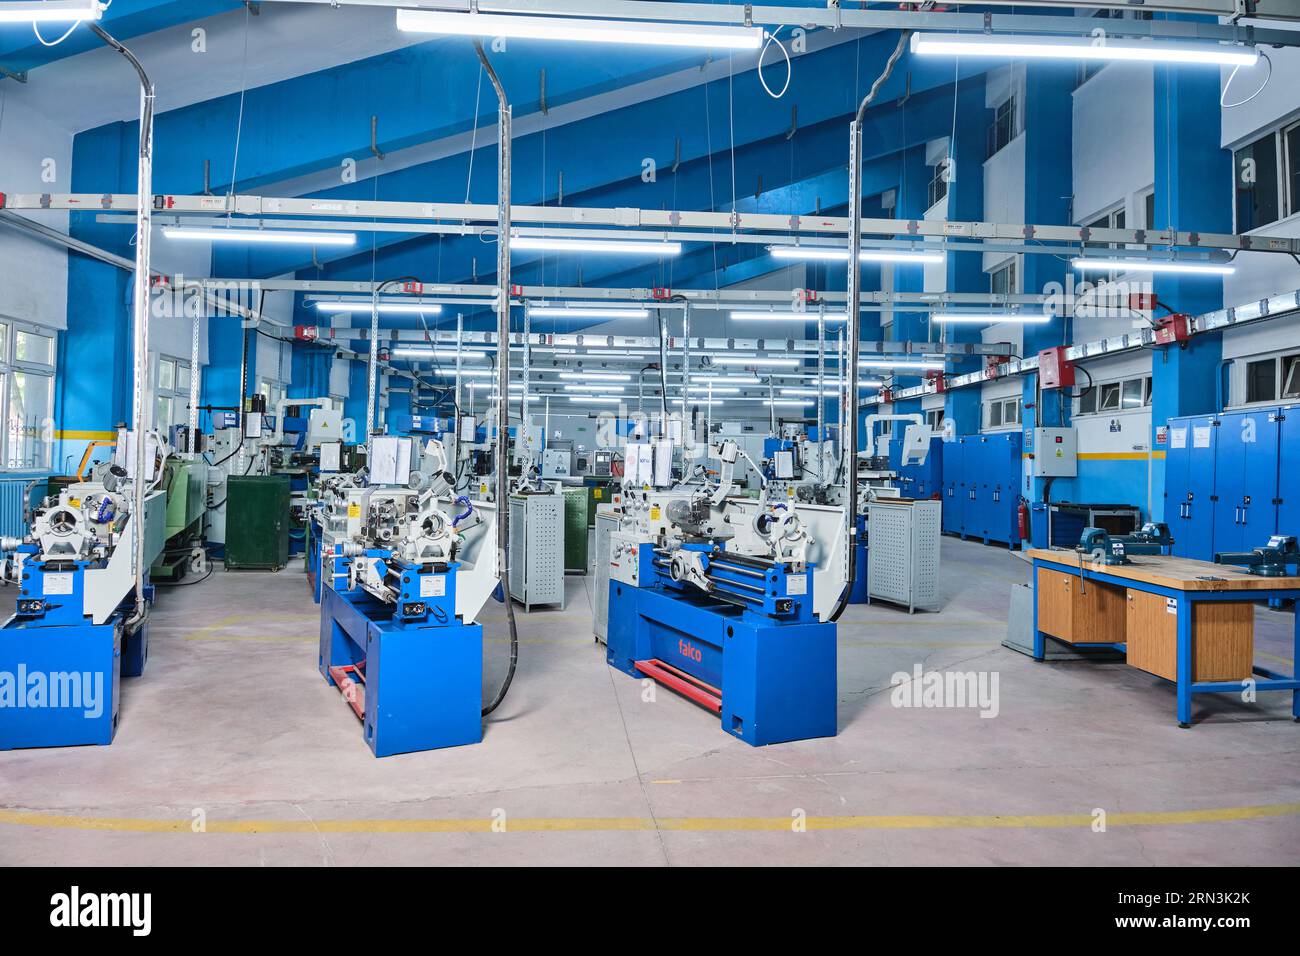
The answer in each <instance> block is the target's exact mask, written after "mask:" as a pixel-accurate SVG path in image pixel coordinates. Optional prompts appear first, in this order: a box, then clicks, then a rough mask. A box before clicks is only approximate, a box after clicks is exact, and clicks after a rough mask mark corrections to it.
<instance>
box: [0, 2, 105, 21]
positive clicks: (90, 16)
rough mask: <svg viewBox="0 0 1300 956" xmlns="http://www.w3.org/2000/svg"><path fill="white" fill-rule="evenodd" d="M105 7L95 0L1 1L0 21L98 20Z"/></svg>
mask: <svg viewBox="0 0 1300 956" xmlns="http://www.w3.org/2000/svg"><path fill="white" fill-rule="evenodd" d="M103 12H104V8H103V7H102V6H101V5H100V4H98V3H96V2H95V0H50V2H48V3H0V23H80V22H81V21H82V20H98V19H99V18H100V17H101V16H102V15H103Z"/></svg>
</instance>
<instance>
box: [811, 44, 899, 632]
mask: <svg viewBox="0 0 1300 956" xmlns="http://www.w3.org/2000/svg"><path fill="white" fill-rule="evenodd" d="M911 32H912V31H910V30H903V31H902V32H901V33H899V35H898V45H897V46H896V47H894V52H893V53H891V54H890V55H889V60H888V61H887V62H886V63H885V69H884V70H883V71H882V72H881V74H880V75H879V76H878V77H876V81H875V82H874V83H872V84H871V89H870V90H868V91H867V95H866V96H864V97H863V98H862V102H861V103H859V104H858V112H857V115H856V116H854V117H853V122H851V123H850V124H849V261H848V287H847V289H848V295H847V296H846V297H845V300H846V306H847V307H846V309H845V322H844V332H845V337H846V338H847V339H848V355H847V356H846V358H845V364H846V366H847V368H846V370H845V375H844V378H845V401H844V403H843V406H842V407H841V409H840V427H841V429H843V436H844V437H843V441H842V443H841V454H842V455H843V456H844V457H845V458H846V459H847V462H848V467H847V468H845V470H844V498H845V505H846V506H847V508H848V516H847V518H848V520H847V521H845V529H844V546H845V548H846V549H847V551H848V554H847V555H846V558H847V560H848V565H847V568H846V570H847V575H846V577H845V580H844V590H843V592H841V594H840V599H839V601H837V602H836V605H835V610H834V611H833V612H832V613H831V616H830V619H831V620H832V621H838V620H839V618H840V615H841V614H843V613H844V609H845V608H846V607H848V606H849V595H850V593H852V591H853V579H854V578H855V577H856V576H857V570H858V549H857V543H858V355H859V352H860V350H861V349H860V346H861V341H860V339H859V332H858V320H859V317H860V307H861V295H862V267H861V264H860V263H859V261H858V258H859V256H860V255H861V254H862V119H863V116H864V115H865V114H866V112H867V107H868V106H870V105H871V101H872V100H874V99H875V98H876V94H877V93H879V92H880V88H881V86H883V85H884V83H885V81H886V80H887V79H889V75H890V74H891V73H893V72H894V66H895V65H896V64H897V63H898V60H899V57H901V56H902V55H903V50H904V49H905V48H906V47H907V40H908V37H909V36H911Z"/></svg>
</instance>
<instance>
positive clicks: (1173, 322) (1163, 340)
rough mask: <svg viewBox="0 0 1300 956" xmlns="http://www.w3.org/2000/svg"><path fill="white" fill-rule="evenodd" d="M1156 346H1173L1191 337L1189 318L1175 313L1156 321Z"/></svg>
mask: <svg viewBox="0 0 1300 956" xmlns="http://www.w3.org/2000/svg"><path fill="white" fill-rule="evenodd" d="M1155 332H1156V345H1174V344H1178V343H1182V342H1186V341H1187V340H1188V339H1190V338H1191V337H1192V321H1191V316H1189V315H1187V314H1186V313H1183V312H1175V313H1174V314H1173V315H1166V316H1163V317H1162V318H1159V319H1156V329H1155Z"/></svg>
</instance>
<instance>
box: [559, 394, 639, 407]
mask: <svg viewBox="0 0 1300 956" xmlns="http://www.w3.org/2000/svg"><path fill="white" fill-rule="evenodd" d="M564 397H565V398H567V399H568V400H569V401H571V402H597V403H599V404H601V405H619V404H622V403H623V402H624V401H626V399H624V398H623V397H622V396H619V397H618V398H615V397H613V396H605V395H566V396H564Z"/></svg>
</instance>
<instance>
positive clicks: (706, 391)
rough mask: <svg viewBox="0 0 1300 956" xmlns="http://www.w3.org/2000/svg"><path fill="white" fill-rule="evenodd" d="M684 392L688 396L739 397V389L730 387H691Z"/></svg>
mask: <svg viewBox="0 0 1300 956" xmlns="http://www.w3.org/2000/svg"><path fill="white" fill-rule="evenodd" d="M686 392H687V394H689V395H739V394H740V389H738V388H735V387H733V386H730V385H692V386H691V387H690V388H688V389H686Z"/></svg>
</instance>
